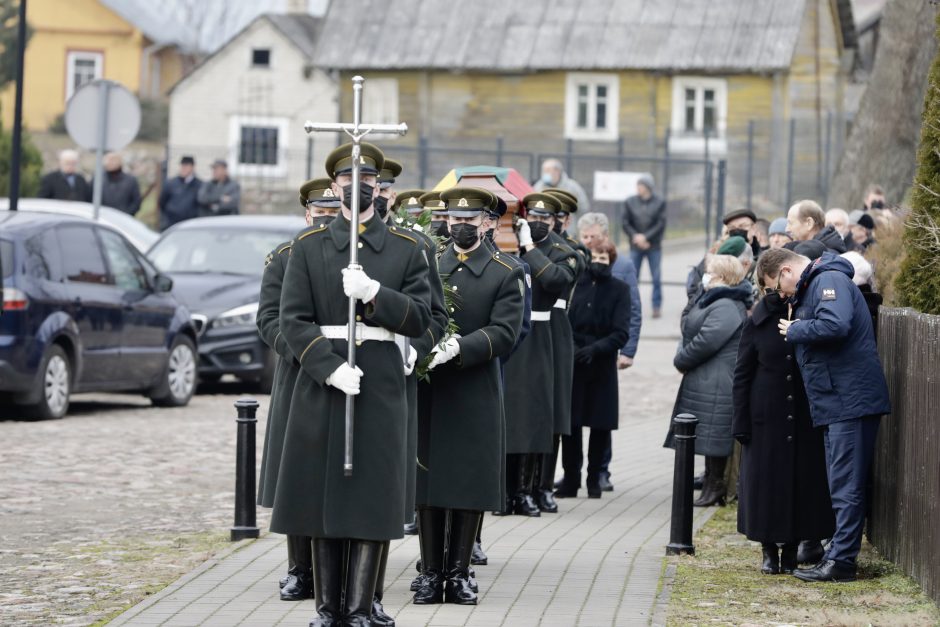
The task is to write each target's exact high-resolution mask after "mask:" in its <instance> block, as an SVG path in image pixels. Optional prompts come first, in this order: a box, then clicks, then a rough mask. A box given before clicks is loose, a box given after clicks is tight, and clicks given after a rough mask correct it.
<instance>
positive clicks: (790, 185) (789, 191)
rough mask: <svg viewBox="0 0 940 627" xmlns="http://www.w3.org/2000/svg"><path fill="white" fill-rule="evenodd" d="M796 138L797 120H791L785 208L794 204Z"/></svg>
mask: <svg viewBox="0 0 940 627" xmlns="http://www.w3.org/2000/svg"><path fill="white" fill-rule="evenodd" d="M795 136H796V118H790V141H789V145H788V147H787V202H786V203H784V206H785V207H787V208H789V207H790V205H792V204H793V156H794V155H793V147H794V141H795Z"/></svg>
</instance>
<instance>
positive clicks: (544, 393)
mask: <svg viewBox="0 0 940 627" xmlns="http://www.w3.org/2000/svg"><path fill="white" fill-rule="evenodd" d="M523 205H524V207H525V209H526V219H525V220H520V221H519V222H518V228H517V237H518V239H519V249H520V257H521V259H522V260H523V261H525V262H526V263H527V264H528V265H529V267H530V269H531V273H532V315H531V320H532V330H531V331H530V332H529V335H528V336H527V337H526V339H525V341H523V342H522V343H521V344H520V345H519V347H518V348H517V349H516V352H515V353H514V354H513V356H512V358H511V359H510V360H509V361H508V362H507V363H506V376H505V378H506V380H507V381H512V382H514V384H513V385H507V386H506V390H505V402H506V450H507V453H509V455H508V456H507V459H506V481H507V492H508V493H509V495H510V501H509V503H508V504H507V506H506V509H505V510H503V513H513V514H522V515H526V516H538V515H539V514H540V511H539V508H538V506H537V505H536V504H535V502H534V500H533V499H532V491H533V489H534V484H535V476H534V473H535V470H536V469H535V462H536V461H537V459H538V456H539V455H543V454H546V453H551V452H552V449H553V446H552V444H553V439H554V437H553V436H554V432H555V411H554V410H555V408H554V403H555V397H554V391H553V389H552V388H553V386H554V382H555V375H554V368H555V364H554V348H553V342H554V338H553V336H552V330H551V324H550V321H551V312H552V309H553V308H554V306H555V303H556V302H557V301H558V300H559V299H560V298H567V296H568V294H569V292H570V291H571V286H572V285H573V282H574V277H575V273H576V270H577V259H576V257H575V254H576V253H574V252H573V251H571V249H569V248H567V247H561V246H559V245H557V244H556V243H555V242H553V241H552V238H551V237H550V232H551V228H552V224H553V223H554V214H555V212H556V211H558V209H559V207H560V205H559V203H558V200H557V199H556V198H555V197H553V196H550V195H548V194H542V193H534V194H529V195H527V196H526V197H525V198H523Z"/></svg>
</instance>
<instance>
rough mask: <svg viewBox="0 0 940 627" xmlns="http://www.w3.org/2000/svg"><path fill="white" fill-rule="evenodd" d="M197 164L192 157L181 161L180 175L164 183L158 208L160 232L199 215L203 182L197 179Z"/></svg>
mask: <svg viewBox="0 0 940 627" xmlns="http://www.w3.org/2000/svg"><path fill="white" fill-rule="evenodd" d="M195 167H196V162H195V160H194V159H193V158H192V157H183V158H182V159H180V169H179V174H178V175H177V176H175V177H173V178H171V179H167V180H166V181H164V183H163V189H162V190H160V198H159V200H158V201H157V208H158V210H159V212H160V230H161V231H165V230H167V229H168V228H170V227H171V226H173V225H174V224H176V223H177V222H182V221H183V220H189V219H191V218H195V217H197V216H198V215H199V202H198V200H197V196H198V194H199V190H200V188H201V187H202V181H200V180H199V178H198V177H196V174H195V173H194V169H195Z"/></svg>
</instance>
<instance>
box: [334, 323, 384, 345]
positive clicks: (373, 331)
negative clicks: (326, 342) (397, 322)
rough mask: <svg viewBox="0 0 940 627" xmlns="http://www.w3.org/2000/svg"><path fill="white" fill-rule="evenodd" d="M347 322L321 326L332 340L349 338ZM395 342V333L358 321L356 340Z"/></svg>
mask: <svg viewBox="0 0 940 627" xmlns="http://www.w3.org/2000/svg"><path fill="white" fill-rule="evenodd" d="M347 326H348V325H345V324H333V325H330V324H326V325H322V326H321V327H320V332H321V333H322V334H323V337H325V338H327V339H330V340H348V339H349V332H348V331H347ZM369 340H372V341H374V342H394V341H395V334H394V333H392V332H391V331H389V330H388V329H386V328H384V327H368V326H366V325H364V324H362V323H361V322H357V323H356V341H357V342H367V341H369Z"/></svg>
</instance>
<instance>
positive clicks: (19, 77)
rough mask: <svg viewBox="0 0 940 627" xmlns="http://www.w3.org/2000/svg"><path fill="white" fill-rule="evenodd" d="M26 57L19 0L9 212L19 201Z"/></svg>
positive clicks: (22, 0)
mask: <svg viewBox="0 0 940 627" xmlns="http://www.w3.org/2000/svg"><path fill="white" fill-rule="evenodd" d="M25 55H26V0H20V14H19V20H18V21H17V24H16V96H15V98H14V102H13V154H12V155H11V157H10V211H16V210H17V203H18V202H19V200H20V159H21V157H22V153H23V59H24V58H25Z"/></svg>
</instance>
